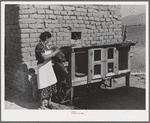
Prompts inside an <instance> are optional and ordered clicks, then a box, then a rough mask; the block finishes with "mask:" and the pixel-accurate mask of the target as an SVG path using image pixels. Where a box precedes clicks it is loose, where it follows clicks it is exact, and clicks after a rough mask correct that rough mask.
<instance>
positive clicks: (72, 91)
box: [70, 87, 74, 106]
mask: <svg viewBox="0 0 150 123" xmlns="http://www.w3.org/2000/svg"><path fill="white" fill-rule="evenodd" d="M70 91H71V92H70V93H71V94H70V105H71V106H72V105H73V95H74V87H71V90H70Z"/></svg>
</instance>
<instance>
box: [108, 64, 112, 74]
mask: <svg viewBox="0 0 150 123" xmlns="http://www.w3.org/2000/svg"><path fill="white" fill-rule="evenodd" d="M111 72H113V63H108V73H111Z"/></svg>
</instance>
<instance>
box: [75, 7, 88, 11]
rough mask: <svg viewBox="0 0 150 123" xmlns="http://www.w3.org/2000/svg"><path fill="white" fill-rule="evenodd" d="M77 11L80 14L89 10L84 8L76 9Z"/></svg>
mask: <svg viewBox="0 0 150 123" xmlns="http://www.w3.org/2000/svg"><path fill="white" fill-rule="evenodd" d="M76 11H77V12H78V11H79V12H86V11H87V10H86V9H84V8H76Z"/></svg>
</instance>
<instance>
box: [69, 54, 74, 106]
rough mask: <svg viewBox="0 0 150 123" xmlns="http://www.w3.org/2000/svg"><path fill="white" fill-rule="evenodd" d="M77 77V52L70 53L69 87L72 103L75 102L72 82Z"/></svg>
mask: <svg viewBox="0 0 150 123" xmlns="http://www.w3.org/2000/svg"><path fill="white" fill-rule="evenodd" d="M74 79H75V53H74V52H73V53H70V55H69V89H70V90H71V91H70V93H71V94H70V104H71V105H72V104H73V94H74V89H73V87H72V82H73V80H74Z"/></svg>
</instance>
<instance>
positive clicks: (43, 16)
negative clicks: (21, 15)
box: [37, 14, 46, 18]
mask: <svg viewBox="0 0 150 123" xmlns="http://www.w3.org/2000/svg"><path fill="white" fill-rule="evenodd" d="M37 17H38V18H46V16H45V15H44V14H42V15H37Z"/></svg>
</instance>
